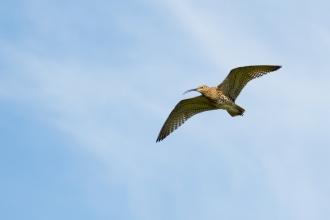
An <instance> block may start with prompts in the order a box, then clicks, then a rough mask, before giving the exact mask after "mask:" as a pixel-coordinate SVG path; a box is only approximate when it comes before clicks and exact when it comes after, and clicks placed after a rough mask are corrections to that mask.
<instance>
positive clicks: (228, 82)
mask: <svg viewBox="0 0 330 220" xmlns="http://www.w3.org/2000/svg"><path fill="white" fill-rule="evenodd" d="M279 68H281V66H267V65H263V66H244V67H238V68H235V69H232V70H231V71H230V73H229V74H228V76H227V77H226V79H225V80H224V81H223V82H222V83H221V84H220V85H218V88H219V89H220V90H221V91H222V92H223V93H224V94H225V95H226V96H228V97H229V98H231V99H232V100H233V101H235V100H236V98H237V97H238V95H239V94H240V93H241V91H242V89H243V88H244V86H245V85H246V84H247V83H248V82H249V81H251V80H252V79H255V78H257V77H260V76H263V75H265V74H267V73H269V72H272V71H275V70H278V69H279Z"/></svg>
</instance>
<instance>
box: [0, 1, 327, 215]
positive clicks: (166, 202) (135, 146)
mask: <svg viewBox="0 0 330 220" xmlns="http://www.w3.org/2000/svg"><path fill="white" fill-rule="evenodd" d="M53 4H55V3H53ZM132 4H137V5H140V7H142V8H143V9H141V10H142V11H143V10H145V11H148V12H150V15H148V16H147V15H143V13H142V12H141V13H142V14H139V13H138V12H136V14H132V13H127V12H126V14H125V16H123V14H120V13H112V14H111V15H109V16H107V14H106V13H105V11H103V10H101V9H102V8H103V7H102V6H100V5H97V6H95V7H96V8H92V9H91V11H89V12H90V13H91V15H93V16H92V18H94V19H92V20H91V21H89V16H87V17H84V16H82V15H83V14H84V11H86V10H87V8H84V7H86V5H84V4H83V6H79V7H78V8H76V9H75V10H74V13H73V14H71V12H72V11H70V10H69V9H63V7H64V6H63V5H62V6H61V4H58V5H57V3H56V4H55V6H56V7H55V6H54V7H55V8H56V10H54V11H53V14H50V15H48V14H45V15H44V16H46V17H47V16H48V17H47V18H48V19H46V20H41V19H40V17H39V16H38V14H37V15H35V14H33V13H32V10H31V11H30V14H29V15H30V16H29V18H30V19H31V22H32V23H33V24H34V25H35V26H34V27H35V28H36V29H38V31H37V33H39V34H40V35H38V36H39V37H40V41H41V40H43V41H41V42H42V43H41V44H40V45H38V48H37V49H35V50H34V49H31V45H34V44H36V42H37V41H38V40H36V39H37V38H38V37H33V36H30V37H31V38H30V37H28V38H27V39H26V38H24V39H23V40H22V41H20V42H19V43H17V42H13V41H11V40H8V39H4V38H2V39H1V41H0V49H1V51H2V52H3V53H2V55H1V59H2V64H1V65H2V67H3V70H5V72H6V74H2V75H1V82H0V97H1V99H2V100H7V101H8V100H9V101H10V102H17V103H20V104H21V105H22V106H23V107H26V106H32V108H33V109H35V112H36V114H35V115H33V116H32V117H35V118H36V119H38V120H43V121H46V122H48V123H49V124H50V125H51V126H54V127H55V128H57V129H58V130H59V131H61V132H64V133H66V134H68V135H69V136H70V137H72V138H73V139H74V140H76V142H77V143H79V146H81V149H79V150H84V151H87V152H90V153H91V154H92V155H94V156H96V157H97V158H98V159H99V160H100V161H102V162H103V163H104V164H105V166H106V167H107V172H106V174H104V175H106V178H108V179H109V186H110V187H118V186H120V187H122V188H124V190H125V192H127V201H126V203H125V204H124V205H123V206H126V208H127V207H128V208H127V209H128V210H129V212H130V215H131V216H134V218H135V219H139V218H141V219H171V218H178V217H179V218H182V219H186V218H189V219H201V218H203V219H209V218H221V217H223V218H224V217H226V218H231V217H234V218H236V219H241V218H242V217H243V218H244V216H251V217H252V216H253V217H254V219H258V218H259V219H265V218H267V219H278V218H281V219H289V218H290V219H292V218H293V219H310V218H313V219H322V218H324V217H325V216H326V214H327V207H325V206H322V205H318V204H319V203H320V201H322V203H323V204H325V203H327V201H328V197H329V192H328V191H327V192H326V193H324V194H323V193H322V192H323V191H324V190H325V189H326V187H327V185H328V184H324V185H322V184H319V183H317V182H316V181H315V180H316V179H317V180H319V181H321V182H323V183H329V181H330V178H329V176H327V175H324V176H322V175H320V176H318V174H315V169H321V168H322V167H323V168H324V167H327V166H328V165H329V162H327V161H326V160H322V163H321V162H319V161H318V158H320V156H319V155H317V154H311V152H314V151H321V152H323V153H324V155H328V154H329V150H327V148H326V146H327V145H328V144H329V139H328V137H327V131H328V130H329V124H330V123H329V119H328V118H327V117H325V116H326V114H327V108H328V107H329V98H328V97H327V96H326V95H324V94H326V93H327V90H328V89H327V80H325V79H328V78H324V76H325V75H326V74H325V71H326V70H327V67H326V65H323V66H322V67H320V68H318V71H319V72H320V74H319V75H318V76H319V77H315V76H314V75H311V73H310V71H312V69H313V68H312V67H313V64H315V63H316V64H318V63H320V62H319V61H318V59H311V58H312V57H311V56H309V55H306V57H304V56H303V55H302V54H297V51H295V50H294V49H295V48H300V47H301V45H302V44H304V43H305V42H308V41H311V42H315V41H317V40H319V39H323V41H322V42H324V44H323V43H322V45H327V46H328V44H327V43H326V42H327V41H326V33H328V32H327V30H326V29H322V28H320V29H319V30H320V32H318V33H323V34H322V36H319V35H318V34H310V35H308V36H300V37H301V39H300V42H297V44H296V46H292V47H289V46H288V48H284V47H283V45H290V44H291V43H292V41H293V40H294V39H295V35H291V32H290V31H289V29H288V27H287V26H285V24H283V23H280V24H278V23H277V26H276V29H277V30H282V31H281V32H280V33H279V34H278V36H281V40H282V41H281V40H279V41H281V42H277V43H276V44H275V43H274V42H272V41H270V40H268V37H267V36H266V35H261V34H260V30H259V28H260V27H259V26H254V25H255V20H254V19H255V18H251V17H248V18H246V19H247V20H246V21H244V18H242V17H241V14H240V13H241V12H242V7H243V6H240V7H239V9H238V12H237V11H235V7H234V6H235V4H233V5H228V4H227V5H224V6H223V7H219V5H217V3H216V2H212V1H210V2H208V4H205V5H204V4H202V3H196V2H193V1H180V2H177V1H163V2H157V3H154V2H153V3H150V2H148V1H146V2H145V1H142V2H140V1H133V3H132ZM213 4H214V6H215V7H212V6H213ZM35 6H36V7H37V6H38V7H39V6H40V5H39V4H38V3H35ZM87 6H89V4H87ZM164 6H165V9H164ZM27 7H28V6H27ZM29 7H31V6H29ZM38 7H37V8H38ZM43 7H45V6H43ZM121 7H122V10H124V8H125V7H124V6H123V5H122V6H121ZM274 7H276V6H274ZM46 8H48V6H47V7H46ZM64 8H66V7H64ZM150 8H152V9H153V11H152V10H150ZM60 9H61V10H62V9H63V10H64V12H65V16H64V17H62V19H60V20H59V21H58V20H57V19H55V18H56V17H57V16H58V15H59V14H60V13H59V12H60V11H61V10H60ZM67 10H68V11H67ZM80 10H82V11H80ZM99 10H101V15H102V16H100V17H98V15H97V12H98V11H99ZM127 10H128V11H130V10H132V11H134V10H135V9H134V10H133V9H132V8H128V9H127ZM276 10H278V11H279V12H280V11H281V10H282V9H281V7H277V8H276ZM40 11H42V10H40ZM112 11H115V10H114V9H112ZM124 11H125V10H124ZM151 11H152V12H151ZM164 11H165V12H164ZM267 11H268V12H270V9H268V10H267ZM254 13H258V10H255V11H254ZM158 14H159V15H158ZM249 14H250V13H246V14H245V16H249ZM126 15H127V17H126ZM173 15H174V16H173ZM103 16H104V17H103ZM144 16H146V17H144ZM117 17H118V20H116V21H115V22H109V24H108V21H107V19H110V18H113V19H116V18H117ZM80 18H82V19H81V20H80ZM135 18H136V19H135ZM104 19H105V20H106V21H104ZM153 19H158V20H157V21H159V22H158V23H161V24H162V25H161V26H157V24H158V23H157V22H156V23H155V22H154V21H153ZM268 19H269V20H267V21H268V22H269V23H271V22H274V21H272V19H273V17H270V18H268ZM169 20H170V21H171V22H173V23H171V22H169ZM284 20H285V19H284ZM88 21H89V22H90V23H88ZM34 22H35V23H34ZM85 22H87V24H85ZM98 22H102V25H101V24H100V23H98ZM258 22H261V23H263V22H262V21H258ZM268 22H266V23H263V25H264V27H266V26H267V25H269V23H268ZM290 22H291V23H292V24H297V21H296V22H295V21H294V20H291V21H290ZM275 23H276V22H275ZM247 24H249V26H246V25H247ZM72 25H74V27H72ZM94 25H97V26H96V27H95V26H94ZM283 25H284V27H283ZM311 25H312V24H311ZM320 26H321V27H323V26H322V25H320ZM63 27H64V29H63ZM103 27H106V31H105V33H106V36H109V38H110V40H109V42H108V44H109V45H108V46H104V48H102V47H101V45H106V44H105V42H107V41H106V40H105V39H103V41H102V42H103V43H98V42H96V41H98V37H95V36H94V37H93V36H91V35H90V36H89V37H90V38H88V37H86V36H85V35H84V37H82V38H80V37H79V34H81V33H83V34H86V33H87V32H90V31H96V32H97V31H100V33H102V31H101V30H102V28H103ZM119 27H120V28H119ZM308 27H309V26H308ZM49 28H50V29H51V30H49ZM71 28H72V29H71ZM281 28H282V29H281ZM299 28H300V29H299ZM299 28H298V30H302V27H301V26H300V27H299ZM84 29H85V30H84ZM173 29H175V30H178V33H175V34H173V33H170V32H171V30H172V31H173ZM264 29H265V30H263V31H264V32H267V31H268V29H267V28H264ZM321 30H323V32H322V31H321ZM111 31H112V32H111ZM115 31H117V33H119V34H118V35H116V36H115V34H110V32H111V33H115ZM269 31H270V30H269ZM41 32H42V33H41ZM49 33H52V34H55V35H54V37H53V38H52V39H54V40H56V42H57V44H51V43H49V42H48V41H44V40H45V39H44V38H45V37H47V36H48V37H49V36H51V35H52V34H49ZM300 33H303V32H300ZM59 36H60V37H59ZM97 36H100V35H97ZM85 37H86V38H85ZM121 37H123V38H125V39H126V40H127V42H129V45H130V46H127V45H126V46H123V45H124V43H125V42H126V41H124V42H123V41H120V40H119V39H120V38H121ZM307 38H308V39H307ZM81 39H82V40H81ZM75 41H77V42H75ZM71 43H72V45H71ZM89 44H90V45H89ZM320 44H321V43H320ZM118 45H119V46H118ZM57 46H59V47H61V48H60V49H59V50H57V54H53V53H51V52H49V51H48V49H50V48H56V47H57ZM71 46H72V47H71ZM94 46H95V48H96V49H95V48H94ZM277 47H281V49H278V48H277ZM123 48H124V49H123ZM178 48H179V49H178ZM317 48H320V46H319V47H317ZM327 48H328V47H327ZM79 50H82V52H79ZM305 50H306V51H311V52H312V54H314V55H315V54H316V52H317V50H316V49H314V48H313V47H312V46H308V47H306V49H305ZM55 51H56V50H55ZM85 51H87V52H88V53H85ZM106 51H109V54H110V55H109V56H110V58H100V59H98V57H102V56H106V54H107V53H106ZM182 51H184V52H182ZM303 51H304V50H303ZM66 52H67V53H66ZM322 52H323V53H322V54H323V56H324V55H326V54H327V53H328V52H327V51H326V50H325V49H324V50H322ZM90 54H94V55H95V57H94V56H91V55H90ZM196 54H197V55H196ZM295 54H297V58H294V56H293V55H295ZM61 55H63V56H61ZM101 55H102V56H101ZM202 57H203V58H202ZM199 58H201V60H198V59H199ZM291 59H292V60H291ZM309 59H310V60H311V62H310V63H307V61H308V60H309ZM197 60H198V62H195V61H197ZM289 60H290V61H289ZM259 63H260V64H283V68H282V69H281V70H279V71H277V72H274V73H271V74H269V75H267V76H265V77H263V78H260V79H257V80H256V81H255V82H251V85H250V84H249V85H248V86H247V87H246V88H245V89H244V91H243V93H242V94H241V96H240V98H239V99H238V100H237V102H238V103H239V104H240V105H242V106H243V107H244V108H246V109H247V114H246V115H245V116H244V117H241V118H231V117H229V116H228V115H227V113H226V112H223V111H217V112H210V113H206V114H203V115H202V114H201V115H198V116H195V117H193V118H192V119H191V120H189V121H188V122H187V123H186V124H184V125H183V126H182V127H181V128H179V129H178V130H177V131H176V132H174V133H173V134H171V136H170V137H169V138H167V139H166V140H165V141H164V142H162V143H159V144H157V145H156V144H155V143H154V142H155V138H156V135H157V132H158V129H160V127H161V125H162V123H163V121H164V120H165V118H166V116H167V115H168V114H169V112H170V111H171V108H173V107H174V105H175V104H176V102H177V101H179V100H180V99H181V98H183V97H182V96H180V95H181V92H183V91H184V90H185V89H189V88H190V86H197V85H199V84H201V83H204V82H205V81H206V80H209V82H210V84H211V83H212V85H214V84H218V83H220V81H221V80H222V79H223V78H224V77H225V76H226V74H227V72H228V71H229V70H230V69H231V68H234V67H236V66H240V65H249V64H259ZM209 65H210V66H211V67H209V68H208V69H207V70H204V69H203V68H204V67H205V66H209ZM298 73H299V74H300V75H298ZM203 80H204V81H203ZM252 85H253V86H252ZM187 97H188V96H187ZM321 103H322V104H321ZM311 155H314V156H311ZM315 155H316V156H315ZM325 171H326V170H325ZM96 172H97V171H96ZM316 176H317V177H316ZM77 184H79V183H77ZM117 199H118V198H110V200H113V201H116V200H117ZM237 210H241V212H237ZM265 210H266V211H265ZM159 213H161V215H162V216H161V217H160V218H159ZM243 215H244V216H243ZM272 216H273V217H272Z"/></svg>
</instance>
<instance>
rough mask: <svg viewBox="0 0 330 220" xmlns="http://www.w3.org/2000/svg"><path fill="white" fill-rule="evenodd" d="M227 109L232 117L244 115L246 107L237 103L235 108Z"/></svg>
mask: <svg viewBox="0 0 330 220" xmlns="http://www.w3.org/2000/svg"><path fill="white" fill-rule="evenodd" d="M226 110H227V112H228V113H229V114H230V115H231V116H232V117H235V116H238V115H243V113H244V112H245V110H244V108H242V107H240V106H238V105H236V106H235V107H234V108H231V109H226Z"/></svg>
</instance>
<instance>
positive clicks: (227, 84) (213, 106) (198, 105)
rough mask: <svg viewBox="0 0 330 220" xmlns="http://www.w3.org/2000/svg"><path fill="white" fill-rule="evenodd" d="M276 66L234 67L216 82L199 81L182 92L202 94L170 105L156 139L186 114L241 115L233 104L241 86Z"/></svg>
mask: <svg viewBox="0 0 330 220" xmlns="http://www.w3.org/2000/svg"><path fill="white" fill-rule="evenodd" d="M279 68H281V66H269V65H262V66H244V67H238V68H235V69H232V70H231V71H230V73H229V74H228V76H227V77H226V79H225V80H224V81H223V82H222V83H220V84H219V85H218V86H214V87H208V86H205V85H202V86H199V87H198V88H196V89H190V90H188V91H186V92H185V93H183V94H186V93H187V92H191V91H196V92H200V93H201V94H202V95H200V96H196V97H194V98H190V99H183V100H181V101H180V102H179V103H178V104H177V105H176V106H175V107H174V109H173V110H172V112H171V113H170V115H169V116H168V118H167V119H166V121H165V123H164V125H163V127H162V129H161V130H160V132H159V135H158V138H157V140H156V142H159V141H161V140H163V139H164V138H166V137H167V136H168V135H169V134H170V133H172V132H173V131H174V130H176V129H177V128H178V127H179V126H180V125H182V124H183V123H184V122H185V121H187V120H188V119H189V118H190V117H192V116H193V115H195V114H198V113H201V112H205V111H211V110H217V109H224V110H226V111H227V112H228V113H229V114H230V115H231V116H232V117H235V116H238V115H243V113H244V112H245V110H244V109H243V108H242V107H240V106H238V105H236V104H235V100H236V98H237V96H238V95H239V94H240V92H241V91H242V89H243V88H244V86H245V85H246V84H247V83H248V82H249V81H251V80H252V79H255V78H257V77H260V76H263V75H265V74H267V73H268V72H272V71H275V70H278V69H279Z"/></svg>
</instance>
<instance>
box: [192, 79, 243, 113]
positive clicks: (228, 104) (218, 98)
mask: <svg viewBox="0 0 330 220" xmlns="http://www.w3.org/2000/svg"><path fill="white" fill-rule="evenodd" d="M200 87H202V88H200ZM200 87H199V88H200V90H201V91H200V92H201V93H202V95H203V96H204V97H205V98H206V99H208V100H209V101H210V102H211V103H212V104H213V105H214V106H215V107H216V108H218V109H225V110H227V111H228V113H229V114H230V115H231V116H237V115H243V113H244V111H245V110H244V109H242V108H241V107H239V106H238V105H236V104H235V102H234V101H233V100H232V99H230V98H229V97H227V96H226V95H225V94H224V93H223V92H222V91H221V90H220V89H219V88H218V86H214V87H208V86H205V85H204V86H200ZM197 89H198V88H197Z"/></svg>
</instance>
